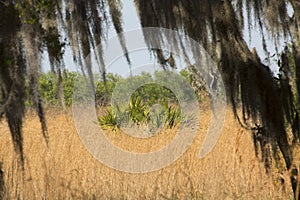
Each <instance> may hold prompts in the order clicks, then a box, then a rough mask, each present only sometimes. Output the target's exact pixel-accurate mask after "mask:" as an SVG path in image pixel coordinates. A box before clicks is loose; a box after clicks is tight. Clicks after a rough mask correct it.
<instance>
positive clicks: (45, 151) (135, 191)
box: [0, 110, 293, 199]
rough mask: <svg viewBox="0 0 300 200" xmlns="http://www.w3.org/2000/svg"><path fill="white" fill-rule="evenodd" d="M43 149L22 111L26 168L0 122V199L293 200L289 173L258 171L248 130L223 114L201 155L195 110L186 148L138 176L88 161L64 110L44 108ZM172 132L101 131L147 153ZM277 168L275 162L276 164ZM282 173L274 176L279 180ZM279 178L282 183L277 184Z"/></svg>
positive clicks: (203, 125)
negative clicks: (216, 135) (146, 135)
mask: <svg viewBox="0 0 300 200" xmlns="http://www.w3.org/2000/svg"><path fill="white" fill-rule="evenodd" d="M46 117H47V119H48V121H47V125H48V131H49V141H50V144H49V148H47V146H46V143H45V142H44V139H43V138H42V136H41V134H40V132H41V127H40V123H39V120H38V117H37V116H35V115H32V114H28V115H27V117H26V120H25V124H24V138H25V140H24V153H25V173H24V176H23V178H22V172H21V165H20V164H19V163H18V156H17V155H16V154H15V153H14V151H13V145H12V141H11V138H10V133H9V129H8V127H7V123H6V122H5V121H2V122H0V130H2V131H1V135H0V149H1V151H0V161H2V162H3V170H4V181H5V194H4V198H5V199H17V198H20V199H292V196H293V194H292V191H291V190H290V188H291V187H290V185H287V184H289V181H288V180H289V174H288V173H285V174H282V175H279V173H278V170H276V169H275V168H274V169H273V171H272V173H271V175H270V176H267V175H266V174H265V169H264V166H263V163H260V162H259V161H258V159H257V158H256V157H255V151H254V148H253V144H252V138H251V133H250V132H248V131H246V130H244V129H242V128H240V126H239V125H238V124H237V122H236V121H235V120H234V117H233V114H232V113H231V111H228V112H227V117H226V123H225V126H224V128H223V132H222V135H221V137H220V139H219V141H218V143H217V145H216V146H215V148H214V149H213V151H212V152H211V153H210V154H209V155H208V156H206V157H205V158H204V159H199V158H198V154H199V150H200V147H201V144H202V142H203V140H204V137H205V134H206V131H207V127H208V125H209V121H210V114H209V113H208V114H205V113H202V114H201V119H200V128H199V130H198V132H197V135H196V138H195V140H194V142H193V144H192V146H191V147H190V148H189V149H188V151H187V152H186V153H185V154H184V155H183V156H182V157H181V158H180V159H178V160H177V161H176V162H174V163H173V164H171V165H170V166H168V167H166V168H164V169H162V170H159V171H155V172H150V173H145V174H129V173H123V172H120V171H116V170H114V169H111V168H108V167H106V166H105V165H103V164H101V163H100V162H98V161H97V160H95V159H94V158H93V157H92V155H90V154H89V153H88V152H87V150H86V149H85V147H84V146H83V145H82V143H81V141H80V139H79V137H78V135H77V132H76V128H75V126H74V122H73V120H72V113H71V112H66V113H63V112H59V111H54V110H50V111H48V112H47V113H46ZM174 134H175V133H174V131H173V132H172V131H170V130H165V131H164V132H163V133H160V134H159V135H157V136H155V137H152V138H150V139H136V138H132V137H130V136H128V135H125V134H123V133H119V134H118V133H116V134H115V133H112V132H107V137H108V138H109V139H110V140H111V141H112V142H113V143H115V144H116V145H118V146H119V147H121V148H123V149H126V150H130V151H134V152H149V151H153V150H157V149H159V148H160V147H163V146H164V145H166V144H168V142H169V141H170V140H171V139H172V137H173V136H174ZM283 166H284V165H282V166H278V168H279V169H280V168H283ZM280 177H281V178H280ZM283 179H285V180H286V181H285V183H284V184H281V182H282V180H283Z"/></svg>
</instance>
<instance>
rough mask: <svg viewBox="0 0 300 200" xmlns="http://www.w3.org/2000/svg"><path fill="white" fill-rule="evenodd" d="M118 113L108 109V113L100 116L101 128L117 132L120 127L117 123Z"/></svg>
mask: <svg viewBox="0 0 300 200" xmlns="http://www.w3.org/2000/svg"><path fill="white" fill-rule="evenodd" d="M117 116H118V115H117V114H116V113H115V112H114V111H113V110H112V109H108V110H107V111H106V114H105V115H103V116H101V117H99V123H100V126H101V128H103V129H104V130H107V129H110V128H111V129H112V131H113V132H116V131H117V130H118V128H119V124H118V123H117Z"/></svg>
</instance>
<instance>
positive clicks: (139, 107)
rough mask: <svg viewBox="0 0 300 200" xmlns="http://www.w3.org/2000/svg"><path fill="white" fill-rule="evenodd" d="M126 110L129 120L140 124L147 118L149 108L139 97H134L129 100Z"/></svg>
mask: <svg viewBox="0 0 300 200" xmlns="http://www.w3.org/2000/svg"><path fill="white" fill-rule="evenodd" d="M128 111H129V115H130V118H131V120H132V121H133V122H134V123H136V124H140V123H143V122H146V121H147V120H148V116H149V112H150V109H149V108H148V106H147V105H146V104H145V103H144V101H143V99H142V98H141V97H136V98H135V99H131V100H130V102H129V110H128Z"/></svg>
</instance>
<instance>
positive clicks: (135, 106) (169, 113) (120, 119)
mask: <svg viewBox="0 0 300 200" xmlns="http://www.w3.org/2000/svg"><path fill="white" fill-rule="evenodd" d="M182 119H183V117H182V115H181V110H180V108H177V107H176V106H174V105H171V106H169V105H168V104H167V103H166V102H164V103H163V105H162V106H161V107H160V108H159V109H153V110H151V108H150V105H149V104H145V103H144V101H143V100H142V98H140V97H137V98H136V99H133V98H131V99H130V102H129V107H128V108H127V109H123V110H122V109H120V106H116V107H113V108H109V109H107V112H106V114H105V115H103V116H100V117H99V123H100V127H102V128H103V129H105V130H107V129H109V128H111V129H112V130H113V131H116V130H117V129H118V128H119V127H120V126H121V125H130V123H131V122H132V123H133V124H135V125H142V124H143V125H145V126H149V127H150V130H154V129H157V128H161V127H162V126H163V125H164V124H165V125H166V127H167V128H168V129H172V128H174V127H176V126H177V125H178V124H180V122H181V120H182Z"/></svg>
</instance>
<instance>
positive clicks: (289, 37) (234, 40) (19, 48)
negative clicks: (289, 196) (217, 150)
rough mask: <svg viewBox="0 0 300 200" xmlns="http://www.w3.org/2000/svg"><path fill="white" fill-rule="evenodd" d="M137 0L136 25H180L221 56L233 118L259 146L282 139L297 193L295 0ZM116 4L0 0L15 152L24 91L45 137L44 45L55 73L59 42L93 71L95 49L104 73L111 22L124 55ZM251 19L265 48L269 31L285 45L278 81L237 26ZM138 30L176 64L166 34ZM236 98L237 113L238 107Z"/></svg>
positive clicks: (298, 12) (299, 88)
mask: <svg viewBox="0 0 300 200" xmlns="http://www.w3.org/2000/svg"><path fill="white" fill-rule="evenodd" d="M134 3H135V6H136V8H137V12H138V16H139V20H140V23H141V26H142V27H163V28H168V29H172V30H177V31H180V32H183V33H185V34H186V35H188V36H189V37H192V38H193V39H194V40H195V41H197V42H199V43H200V44H202V45H203V47H204V48H205V49H206V50H207V52H209V54H210V55H211V56H212V57H213V58H214V59H215V62H216V63H218V67H219V70H220V71H221V73H222V77H223V79H224V82H225V85H226V89H227V94H228V96H229V99H230V103H231V105H232V108H233V111H234V113H235V115H236V117H237V119H238V120H239V122H240V123H241V124H242V125H243V126H244V127H247V128H249V129H252V130H253V131H254V139H255V143H257V142H260V144H261V145H262V148H261V149H262V151H265V148H264V144H263V143H268V144H272V146H273V147H274V148H277V147H279V150H280V151H281V153H282V154H283V157H284V159H285V163H286V166H287V169H293V170H292V172H293V174H292V176H291V180H292V185H293V189H294V191H296V186H297V180H296V178H295V177H297V176H298V171H297V168H296V167H295V166H293V165H294V164H293V163H294V158H293V146H294V145H295V143H297V142H299V138H300V131H299V127H300V126H299V123H300V121H299V111H300V110H299V100H300V32H299V27H300V2H299V0H213V1H211V0H165V1H158V0H147V1H145V0H135V1H134ZM288 9H290V10H292V15H289V12H288ZM122 12H126V10H122V1H120V0H89V1H84V0H62V1H59V0H55V1H52V0H25V1H20V0H14V1H13V0H2V1H0V13H1V14H0V86H1V99H0V100H1V102H0V114H1V116H5V117H6V119H7V121H8V124H9V128H10V130H11V135H12V138H13V141H14V145H15V149H16V151H17V152H18V153H20V155H23V150H22V149H23V148H22V141H23V138H22V121H23V118H24V112H25V101H26V99H28V98H30V99H32V102H34V105H35V108H36V110H37V113H38V114H39V117H40V121H41V123H42V129H43V134H44V137H45V138H47V130H46V124H45V118H44V113H43V107H42V104H41V100H40V97H39V93H38V75H39V71H40V70H41V52H42V51H45V50H47V52H48V54H49V60H50V63H51V71H52V72H53V73H55V74H57V76H58V80H59V81H61V80H62V78H61V77H62V71H63V70H64V68H65V66H64V61H63V54H64V49H65V47H66V45H68V44H69V45H70V46H71V48H72V53H73V59H74V61H76V62H77V63H78V64H79V65H80V66H81V67H82V69H83V70H84V71H86V72H87V75H88V76H89V77H90V78H91V79H92V77H93V74H92V69H91V55H90V52H91V51H90V50H91V49H95V50H94V53H95V58H96V60H97V62H98V63H99V66H101V73H102V76H103V79H104V80H105V77H106V76H105V74H106V71H105V64H104V60H103V49H102V44H104V42H105V40H106V37H107V36H106V30H107V29H108V27H109V25H110V24H112V25H113V27H114V28H115V30H116V32H117V33H120V34H119V41H120V44H121V46H122V48H123V51H124V53H125V55H126V58H127V62H128V63H130V59H129V56H128V51H127V48H126V41H125V40H124V37H123V35H122V32H123V28H122ZM245 22H246V24H245ZM253 23H254V24H255V27H256V28H257V29H258V30H259V32H260V34H261V38H262V44H263V49H264V51H265V52H266V55H267V54H268V46H267V42H266V40H267V38H272V39H273V41H274V44H275V46H276V48H277V47H278V41H279V40H282V39H284V40H286V41H287V42H288V43H290V46H289V47H287V48H285V50H284V52H282V53H281V54H280V59H279V65H280V76H279V80H277V79H276V78H274V77H273V74H272V71H271V70H270V67H269V64H266V63H264V62H262V61H261V60H260V59H259V57H258V55H257V53H256V51H255V49H254V50H251V49H249V47H248V45H247V43H246V42H245V40H244V37H243V30H244V27H245V26H246V27H247V29H248V32H251V31H250V29H251V27H252V25H253ZM63 35H66V36H67V40H64V38H63ZM144 37H145V41H146V43H147V45H148V46H149V49H151V50H152V51H153V52H154V54H155V55H156V57H157V59H158V61H159V62H160V63H161V64H163V65H165V66H172V65H173V64H174V63H171V61H172V59H168V58H165V56H164V54H163V53H162V52H161V51H160V50H157V49H152V47H153V46H155V44H156V43H157V42H158V43H163V42H164V41H163V37H156V38H155V40H154V39H153V36H151V35H144ZM175 42H176V43H177V46H178V48H181V49H184V45H183V44H182V43H181V41H175ZM195 51H196V50H195ZM27 80H28V81H27ZM26 87H27V88H29V89H30V92H29V95H26V94H25V92H24V91H25V88H26ZM60 95H63V94H60ZM240 103H241V108H242V109H241V110H242V116H240V115H238V109H239V104H240ZM289 127H290V128H291V130H292V131H291V132H292V139H291V140H290V137H289V132H288V128H289ZM299 197H300V193H299Z"/></svg>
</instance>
